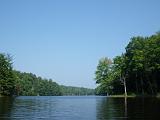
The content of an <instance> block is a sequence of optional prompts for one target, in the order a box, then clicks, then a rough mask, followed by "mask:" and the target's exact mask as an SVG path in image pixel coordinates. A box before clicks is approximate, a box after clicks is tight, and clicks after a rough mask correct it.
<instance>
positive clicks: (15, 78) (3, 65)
mask: <svg viewBox="0 0 160 120" xmlns="http://www.w3.org/2000/svg"><path fill="white" fill-rule="evenodd" d="M1 95H3V96H12V95H18V96H61V95H94V89H87V88H81V87H71V86H62V85H59V84H58V83H56V82H54V81H53V80H52V79H45V78H42V77H39V76H36V75H35V74H33V73H26V72H20V71H16V70H14V69H13V66H12V57H11V56H10V55H8V54H3V53H0V96H1Z"/></svg>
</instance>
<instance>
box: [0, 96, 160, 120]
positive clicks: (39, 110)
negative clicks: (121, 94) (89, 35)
mask: <svg viewBox="0 0 160 120" xmlns="http://www.w3.org/2000/svg"><path fill="white" fill-rule="evenodd" d="M158 118H159V120H160V99H158V98H127V99H125V98H111V97H102V96H59V97H58V96H56V97H50V96H20V97H16V98H9V97H0V120H37V119H41V120H42V119H45V120H119V119H120V120H123V119H131V120H140V119H141V120H154V119H158Z"/></svg>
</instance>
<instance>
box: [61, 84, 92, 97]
mask: <svg viewBox="0 0 160 120" xmlns="http://www.w3.org/2000/svg"><path fill="white" fill-rule="evenodd" d="M60 87H61V91H62V95H67V96H68V95H78V96H79V95H94V94H95V90H94V89H89V88H83V87H72V86H64V85H61V86H60Z"/></svg>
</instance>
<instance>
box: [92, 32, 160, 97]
mask: <svg viewBox="0 0 160 120" xmlns="http://www.w3.org/2000/svg"><path fill="white" fill-rule="evenodd" d="M95 80H96V83H97V84H98V87H97V88H96V94H97V95H125V96H127V95H136V96H147V95H152V96H155V95H158V93H160V32H157V33H156V34H154V35H151V36H149V37H142V36H137V37H132V38H131V39H130V42H129V44H128V45H127V46H126V48H125V52H124V53H122V54H121V55H119V56H116V57H115V58H113V59H110V58H108V57H104V58H101V59H100V60H99V63H98V65H97V69H96V72H95Z"/></svg>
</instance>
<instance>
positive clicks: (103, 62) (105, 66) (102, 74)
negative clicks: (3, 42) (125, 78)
mask: <svg viewBox="0 0 160 120" xmlns="http://www.w3.org/2000/svg"><path fill="white" fill-rule="evenodd" d="M111 67H112V61H111V59H109V58H102V59H100V61H99V63H98V66H97V70H96V72H95V75H96V77H95V80H96V83H97V84H100V86H101V87H99V88H103V89H104V90H106V91H105V92H104V93H106V94H108V93H110V89H112V87H111V79H110V74H111ZM102 86H103V87H102ZM98 90H99V91H102V90H100V89H98ZM104 93H103V94H104Z"/></svg>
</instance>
